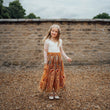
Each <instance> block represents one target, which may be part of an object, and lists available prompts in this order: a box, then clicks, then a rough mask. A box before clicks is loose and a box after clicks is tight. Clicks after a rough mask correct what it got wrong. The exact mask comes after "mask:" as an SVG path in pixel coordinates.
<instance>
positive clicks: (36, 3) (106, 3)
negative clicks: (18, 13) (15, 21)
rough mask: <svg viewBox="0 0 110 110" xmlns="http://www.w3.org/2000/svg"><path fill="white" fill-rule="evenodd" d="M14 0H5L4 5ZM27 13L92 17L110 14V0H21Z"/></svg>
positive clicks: (80, 17) (48, 15) (44, 15)
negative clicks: (104, 13)
mask: <svg viewBox="0 0 110 110" xmlns="http://www.w3.org/2000/svg"><path fill="white" fill-rule="evenodd" d="M11 1H14V0H4V6H8V5H9V2H11ZM19 1H20V3H21V5H22V6H23V8H24V9H25V10H26V15H28V14H29V13H34V14H35V15H36V16H40V17H41V18H49V19H51V18H52V19H53V18H70V19H72V18H75V19H92V18H93V17H94V16H96V15H97V14H99V13H103V12H106V13H108V14H109V15H110V0H19Z"/></svg>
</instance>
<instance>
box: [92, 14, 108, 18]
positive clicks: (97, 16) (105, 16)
mask: <svg viewBox="0 0 110 110" xmlns="http://www.w3.org/2000/svg"><path fill="white" fill-rule="evenodd" d="M97 18H99V19H110V16H109V14H107V13H102V14H98V15H96V16H95V17H93V19H97Z"/></svg>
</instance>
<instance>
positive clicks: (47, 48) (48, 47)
mask: <svg viewBox="0 0 110 110" xmlns="http://www.w3.org/2000/svg"><path fill="white" fill-rule="evenodd" d="M59 41H60V43H59V46H57V45H58V42H54V41H52V40H50V39H46V40H45V42H44V63H47V52H61V55H62V56H63V57H64V58H65V59H68V58H69V57H68V56H67V55H66V54H65V52H64V50H63V47H62V39H59Z"/></svg>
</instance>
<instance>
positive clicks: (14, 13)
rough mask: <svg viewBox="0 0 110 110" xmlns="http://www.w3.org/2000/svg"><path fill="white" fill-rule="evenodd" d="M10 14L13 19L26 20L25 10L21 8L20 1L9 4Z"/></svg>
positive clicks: (16, 0)
mask: <svg viewBox="0 0 110 110" xmlns="http://www.w3.org/2000/svg"><path fill="white" fill-rule="evenodd" d="M9 12H10V17H11V18H24V15H25V14H26V13H25V9H23V7H22V6H21V3H20V2H19V0H15V1H13V2H10V3H9Z"/></svg>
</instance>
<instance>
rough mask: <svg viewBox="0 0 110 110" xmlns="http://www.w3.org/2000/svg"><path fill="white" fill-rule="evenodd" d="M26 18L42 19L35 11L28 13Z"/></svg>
mask: <svg viewBox="0 0 110 110" xmlns="http://www.w3.org/2000/svg"><path fill="white" fill-rule="evenodd" d="M25 18H27V19H34V18H35V19H36V18H37V19H40V17H36V15H35V14H34V13H30V14H29V15H27V16H26V17H25Z"/></svg>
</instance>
